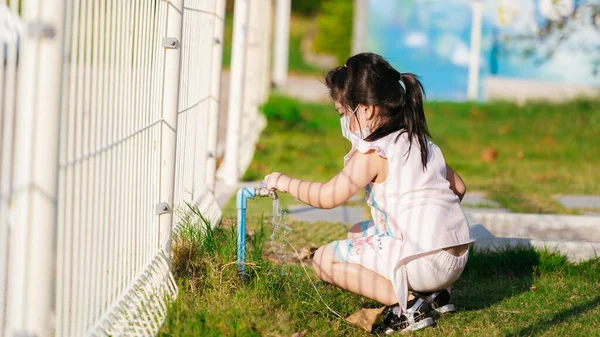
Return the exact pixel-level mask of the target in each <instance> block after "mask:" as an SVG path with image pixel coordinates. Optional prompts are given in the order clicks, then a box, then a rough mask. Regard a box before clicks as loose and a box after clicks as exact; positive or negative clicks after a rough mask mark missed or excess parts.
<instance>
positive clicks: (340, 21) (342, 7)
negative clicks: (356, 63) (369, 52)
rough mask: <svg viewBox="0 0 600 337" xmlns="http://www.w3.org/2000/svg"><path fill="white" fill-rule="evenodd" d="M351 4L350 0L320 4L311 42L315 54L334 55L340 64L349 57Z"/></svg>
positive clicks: (334, 0)
mask: <svg viewBox="0 0 600 337" xmlns="http://www.w3.org/2000/svg"><path fill="white" fill-rule="evenodd" d="M353 3H354V2H353V1H351V0H329V1H324V2H323V3H322V4H321V10H320V11H319V13H318V14H317V36H316V37H315V40H314V41H313V49H314V51H315V52H317V53H326V54H331V55H335V57H336V58H337V59H338V61H339V62H340V63H344V62H345V61H346V59H347V58H348V57H349V56H350V50H351V47H352V20H353V15H352V13H353Z"/></svg>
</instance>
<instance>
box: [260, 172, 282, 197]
mask: <svg viewBox="0 0 600 337" xmlns="http://www.w3.org/2000/svg"><path fill="white" fill-rule="evenodd" d="M285 178H287V177H286V176H285V175H284V174H281V173H279V172H273V173H270V174H267V175H266V176H265V179H264V181H265V185H266V186H265V187H266V188H268V189H270V190H279V191H281V192H287V191H286V190H285V188H282V187H283V186H284V184H282V182H283V180H285Z"/></svg>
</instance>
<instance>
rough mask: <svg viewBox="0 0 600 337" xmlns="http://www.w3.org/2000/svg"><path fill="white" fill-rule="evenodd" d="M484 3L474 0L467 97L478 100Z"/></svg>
mask: <svg viewBox="0 0 600 337" xmlns="http://www.w3.org/2000/svg"><path fill="white" fill-rule="evenodd" d="M482 14H483V3H482V2H481V0H473V19H472V23H471V57H470V59H469V82H468V84H467V98H468V99H469V100H476V99H477V97H478V95H479V94H478V93H479V58H480V55H481V16H482Z"/></svg>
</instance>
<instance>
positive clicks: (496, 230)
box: [467, 212, 600, 262]
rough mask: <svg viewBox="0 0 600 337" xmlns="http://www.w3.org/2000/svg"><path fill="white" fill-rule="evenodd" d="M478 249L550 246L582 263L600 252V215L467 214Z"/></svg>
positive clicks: (475, 245)
mask: <svg viewBox="0 0 600 337" xmlns="http://www.w3.org/2000/svg"><path fill="white" fill-rule="evenodd" d="M467 218H468V219H469V224H470V226H471V235H472V236H473V238H475V240H476V241H475V244H474V248H475V249H481V250H490V249H491V250H502V249H504V248H506V247H516V246H520V247H535V248H538V249H544V248H547V249H548V250H551V251H556V252H559V253H561V254H564V255H566V256H567V258H568V260H569V261H572V262H578V261H582V260H587V259H590V258H595V257H598V256H599V254H600V217H592V216H581V215H555V214H522V213H487V212H469V213H467Z"/></svg>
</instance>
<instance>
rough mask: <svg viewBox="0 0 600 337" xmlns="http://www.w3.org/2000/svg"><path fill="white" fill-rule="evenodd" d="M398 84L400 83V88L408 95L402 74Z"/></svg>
mask: <svg viewBox="0 0 600 337" xmlns="http://www.w3.org/2000/svg"><path fill="white" fill-rule="evenodd" d="M398 83H400V86H401V87H402V89H404V92H405V93H406V84H404V81H402V74H400V79H399V80H398Z"/></svg>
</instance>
